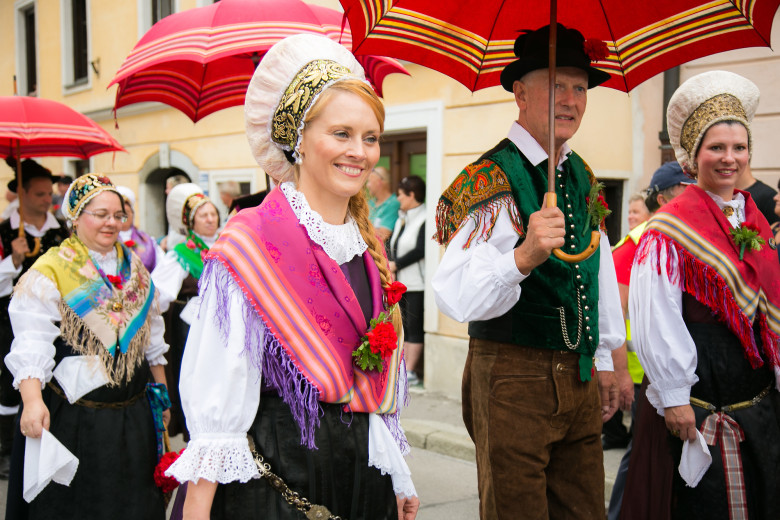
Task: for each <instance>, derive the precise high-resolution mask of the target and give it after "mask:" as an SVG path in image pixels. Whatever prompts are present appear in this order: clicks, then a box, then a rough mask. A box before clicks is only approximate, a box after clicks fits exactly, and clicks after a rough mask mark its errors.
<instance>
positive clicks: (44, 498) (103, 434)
mask: <svg viewBox="0 0 780 520" xmlns="http://www.w3.org/2000/svg"><path fill="white" fill-rule="evenodd" d="M58 342H59V340H58ZM58 350H59V349H58ZM149 377H150V372H149V367H148V365H147V364H146V361H144V362H143V365H142V366H140V367H139V368H137V369H136V371H135V374H134V375H133V378H132V380H131V381H130V382H129V383H127V384H123V385H120V386H118V387H115V388H109V387H107V386H103V387H100V388H98V389H96V390H93V391H92V392H89V393H88V394H86V395H85V396H84V397H83V399H85V400H89V401H95V402H100V403H123V402H126V401H129V400H131V399H133V398H134V397H136V396H138V395H139V394H143V395H141V396H140V398H138V399H137V400H135V401H134V402H133V403H132V404H129V405H128V406H124V407H122V408H91V407H86V406H79V405H76V404H70V403H68V401H67V400H66V399H65V398H63V397H60V395H58V394H57V393H56V392H54V391H53V390H52V389H51V388H50V387H49V386H47V387H46V388H45V389H44V390H43V401H44V403H45V404H46V406H47V407H48V409H49V413H50V416H51V426H50V428H49V431H50V432H51V433H52V434H53V435H54V436H55V437H56V438H57V440H59V441H60V442H61V443H62V444H63V445H64V446H65V447H66V448H67V449H68V450H69V451H70V452H71V453H73V455H75V456H76V457H77V458H78V459H79V465H78V470H77V471H76V475H75V476H74V477H73V481H72V482H71V483H70V486H63V485H61V484H57V483H54V482H51V483H49V485H48V486H46V488H44V490H43V491H41V493H40V494H39V495H38V496H37V497H36V498H35V500H33V501H32V502H31V503H30V504H29V505H28V504H26V503H25V502H23V499H22V497H21V491H22V482H23V478H24V475H23V470H24V466H23V464H24V447H25V442H24V437H22V436H21V432H20V431H19V428H18V422H17V428H16V438H15V439H14V455H13V460H12V467H11V482H9V494H8V504H7V514H6V518H7V519H8V520H11V519H14V520H16V519H22V518H29V519H35V520H55V519H56V520H84V519H93V518H94V519H98V518H101V519H103V518H105V519H110V520H124V519H127V520H131V519H132V520H136V519H140V518H143V519H145V520H146V519H149V520H154V519H159V520H163V519H164V518H165V506H164V502H163V496H162V493H161V492H160V489H159V488H158V487H157V486H156V485H155V484H154V477H153V475H154V468H155V466H156V465H157V439H156V435H155V429H154V422H153V419H152V413H151V409H150V406H149V400H148V399H147V397H146V395H145V388H146V383H147V382H149ZM19 415H20V416H21V412H20V414H19Z"/></svg>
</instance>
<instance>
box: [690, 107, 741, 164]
mask: <svg viewBox="0 0 780 520" xmlns="http://www.w3.org/2000/svg"><path fill="white" fill-rule="evenodd" d="M729 120H734V121H739V122H741V123H742V124H743V125H745V128H748V124H747V115H746V114H745V109H744V108H743V107H742V103H740V101H739V99H737V98H736V97H735V96H733V95H731V94H718V95H717V96H715V97H711V98H710V99H708V100H707V101H705V102H704V103H702V104H701V105H699V106H698V107H697V108H696V110H694V111H693V113H692V114H691V115H690V116H688V119H686V120H685V123H683V126H682V131H681V132H680V144H681V145H682V147H683V148H684V149H685V151H686V152H688V155H689V156H693V154H694V153H695V152H696V146H697V145H698V143H699V140H700V139H701V136H702V134H703V133H704V131H705V130H706V129H707V128H709V127H710V126H711V125H712V124H713V123H714V122H716V121H729Z"/></svg>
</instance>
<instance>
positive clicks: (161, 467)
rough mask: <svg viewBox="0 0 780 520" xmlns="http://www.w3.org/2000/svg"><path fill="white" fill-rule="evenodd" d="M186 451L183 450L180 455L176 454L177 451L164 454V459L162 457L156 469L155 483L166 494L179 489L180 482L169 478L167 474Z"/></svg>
mask: <svg viewBox="0 0 780 520" xmlns="http://www.w3.org/2000/svg"><path fill="white" fill-rule="evenodd" d="M184 449H186V448H184ZM184 449H182V450H181V451H180V452H179V453H176V452H175V451H169V452H168V453H166V454H164V455H163V456H162V457H160V462H158V463H157V466H155V468H154V483H155V485H156V486H157V487H158V488H160V489H161V490H162V492H163V493H165V494H167V493H170V492H172V491H173V490H174V489H176V488H177V487H179V481H178V480H176V479H175V478H173V477H169V476H167V475H166V474H165V472H166V471H167V470H168V468H170V467H171V464H173V463H174V462H176V459H178V458H179V456H180V455H181V454H182V453H184Z"/></svg>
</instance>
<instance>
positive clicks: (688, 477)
mask: <svg viewBox="0 0 780 520" xmlns="http://www.w3.org/2000/svg"><path fill="white" fill-rule="evenodd" d="M710 464H712V455H710V449H709V448H708V447H707V443H706V442H705V441H704V436H703V435H702V434H701V432H700V431H699V430H696V440H695V441H686V442H685V443H684V444H683V449H682V457H681V458H680V466H679V470H680V476H681V477H682V478H683V480H684V481H685V483H686V484H688V487H696V486H697V485H698V484H699V481H700V480H701V478H702V477H703V476H704V474H705V473H707V470H708V469H709V467H710Z"/></svg>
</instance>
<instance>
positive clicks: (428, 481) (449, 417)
mask: <svg viewBox="0 0 780 520" xmlns="http://www.w3.org/2000/svg"><path fill="white" fill-rule="evenodd" d="M401 424H402V426H403V427H404V429H405V430H406V435H407V438H408V439H409V443H410V444H411V445H412V452H411V453H410V455H409V457H408V458H407V462H408V464H409V468H410V469H411V471H412V476H413V478H414V483H415V486H416V488H417V493H418V495H419V497H420V503H421V506H420V512H419V514H418V515H417V518H418V519H419V520H475V519H477V518H478V517H479V497H478V494H477V467H476V463H475V461H474V460H475V459H474V445H473V444H472V442H471V439H470V438H469V436H468V433H467V432H466V427H465V426H464V425H463V419H462V417H461V411H460V402H458V401H456V400H453V399H449V398H447V397H445V396H443V395H440V394H437V393H434V392H429V391H425V390H423V389H422V388H419V387H417V388H412V389H411V402H410V405H409V407H408V408H406V409H405V410H404V411H403V413H402V416H401ZM171 444H172V448H173V449H176V450H178V449H181V447H183V446H184V443H183V442H182V441H181V437H180V436H179V437H178V438H173V439H171ZM623 453H624V450H609V451H607V452H605V453H604V471H605V476H606V479H605V502H609V495H610V493H611V492H612V484H613V482H614V479H615V475H616V473H617V469H618V465H619V464H620V459H621V457H622V456H623ZM6 489H7V482H6V481H4V480H0V517H2V518H4V517H5V498H6Z"/></svg>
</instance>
